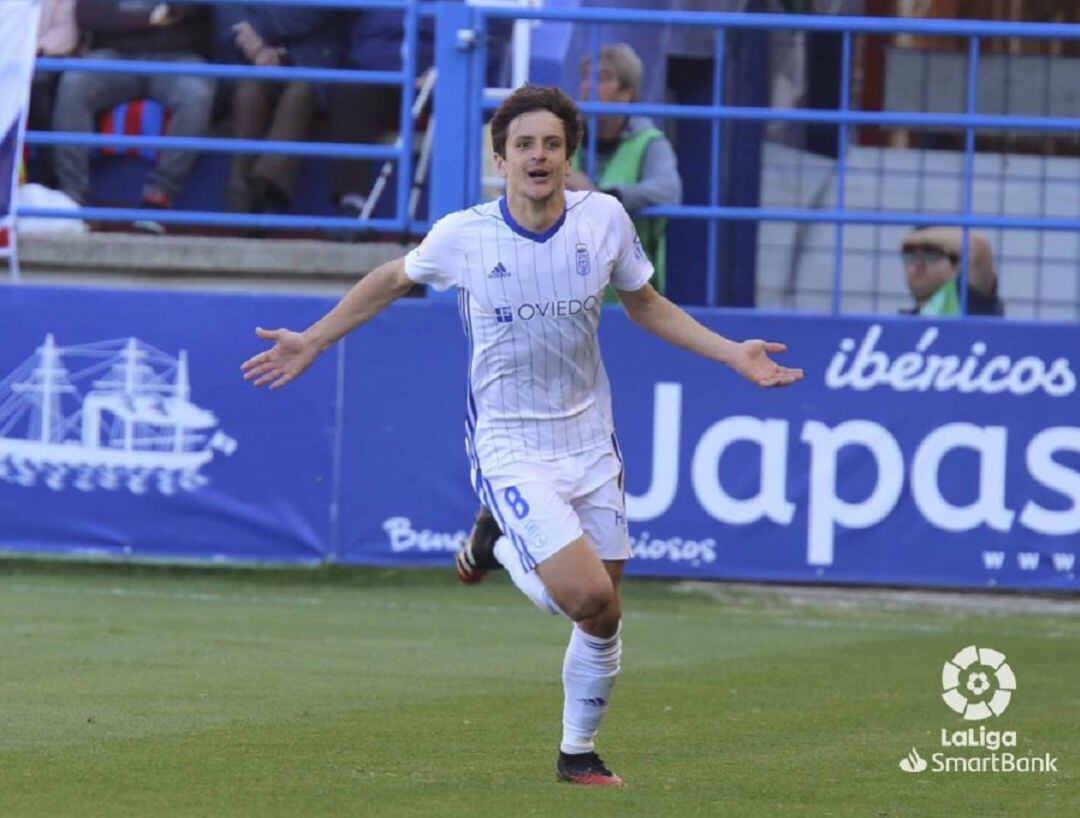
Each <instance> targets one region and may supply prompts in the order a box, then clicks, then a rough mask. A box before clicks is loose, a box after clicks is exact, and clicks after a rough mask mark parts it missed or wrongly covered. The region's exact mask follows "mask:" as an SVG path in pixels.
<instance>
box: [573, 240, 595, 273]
mask: <svg viewBox="0 0 1080 818" xmlns="http://www.w3.org/2000/svg"><path fill="white" fill-rule="evenodd" d="M574 260H575V262H576V263H577V273H578V275H579V276H587V275H588V274H589V273H590V272H592V268H591V267H590V266H589V248H588V247H587V246H586V245H584V244H579V245H577V247H575V248H574Z"/></svg>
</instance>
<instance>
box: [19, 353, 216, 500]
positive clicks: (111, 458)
mask: <svg viewBox="0 0 1080 818" xmlns="http://www.w3.org/2000/svg"><path fill="white" fill-rule="evenodd" d="M73 361H80V362H82V361H85V362H86V364H85V366H84V367H83V368H82V369H80V370H69V369H68V368H67V366H65V362H67V363H68V364H70V363H71V362H73ZM83 390H85V391H83ZM190 396H191V385H190V382H189V380H188V364H187V352H186V351H185V350H180V356H179V357H178V358H173V357H172V356H170V355H167V354H166V353H164V352H162V351H160V350H158V349H155V348H154V347H152V346H150V345H149V344H146V343H144V342H142V341H140V340H138V339H137V338H126V339H120V340H115V341H100V342H97V343H90V344H82V345H78V346H69V347H61V346H57V344H56V341H55V340H54V339H53V336H52V334H49V335H47V336H46V338H45V343H44V344H42V345H41V346H40V347H38V349H37V351H36V352H35V353H34V355H33V356H31V357H30V359H29V360H27V361H25V362H24V363H23V364H22V365H21V366H19V367H18V368H16V369H15V371H14V372H12V373H11V374H10V375H8V376H7V377H6V378H4V379H3V380H2V381H0V480H3V481H4V482H7V483H12V484H15V485H20V486H34V485H37V483H38V481H39V480H40V481H42V482H43V483H44V484H45V485H46V486H48V487H49V488H50V489H53V490H54V491H61V490H63V489H65V488H67V487H68V486H69V485H70V486H74V487H75V488H76V489H79V490H81V491H93V490H95V489H98V488H101V489H109V490H113V489H121V488H123V489H127V490H128V491H131V492H133V493H135V494H143V493H145V492H146V491H147V490H148V489H150V488H156V489H157V490H158V491H160V492H161V493H163V494H174V493H175V492H176V490H177V489H181V490H183V491H194V490H195V489H198V488H200V487H201V486H204V485H206V483H207V482H208V481H207V478H206V477H205V476H203V475H202V474H200V473H199V472H200V469H202V467H203V466H205V465H206V464H207V463H209V462H210V461H211V460H212V459H213V458H214V453H215V452H221V453H222V454H224V455H231V454H232V453H233V452H234V451H235V450H236V441H235V440H233V439H232V438H231V437H229V436H228V435H226V434H225V433H224V432H222V431H221V430H220V429H218V428H217V426H218V420H217V417H216V416H215V415H214V414H213V412H210V411H208V410H206V409H203V408H201V407H199V406H196V405H195V404H193V403H192V402H191V400H190Z"/></svg>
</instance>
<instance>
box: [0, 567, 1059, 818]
mask: <svg viewBox="0 0 1080 818" xmlns="http://www.w3.org/2000/svg"><path fill="white" fill-rule="evenodd" d="M891 600H894V597H893V595H889V594H881V595H878V594H874V593H862V594H857V595H854V596H853V597H850V598H849V597H847V596H845V595H843V594H840V595H838V596H836V597H833V596H829V595H826V596H824V597H821V598H818V597H816V596H815V595H814V594H812V593H810V594H800V593H796V594H792V593H790V592H787V591H784V590H782V589H777V590H762V589H757V588H749V587H741V586H714V587H713V588H706V587H700V588H699V587H687V586H683V585H678V584H675V583H667V582H656V581H641V580H637V581H635V580H628V581H627V582H626V585H625V589H624V607H625V611H626V616H625V620H624V637H625V638H624V652H623V672H622V676H621V678H620V680H619V685H618V687H617V688H616V691H615V695H614V699H613V703H612V706H611V709H610V710H609V713H608V720H607V724H606V725H605V728H604V730H603V732H602V734H601V741H600V743H599V747H598V748H599V750H600V751H601V753H602V755H603V756H604V757H605V759H606V760H607V761H608V762H609V763H610V764H611V766H612V767H613V768H614V769H615V770H616V771H617V772H619V773H620V774H621V775H622V776H623V777H624V778H625V779H626V780H627V782H628V784H629V786H628V787H627V788H626V789H623V790H618V791H613V790H592V789H585V788H575V787H570V786H567V785H563V784H557V783H556V782H555V780H554V761H555V752H556V749H557V741H558V736H559V721H560V714H561V694H562V690H561V683H560V668H561V663H562V654H563V649H564V646H565V643H566V637H567V628H568V625H567V624H566V623H565V622H563V621H560V620H556V619H554V618H552V617H547V616H545V615H543V614H541V613H539V612H538V611H536V610H535V609H534V608H533V607H532V606H531V605H530V604H528V602H527V601H525V599H524V598H523V597H521V596H520V595H519V594H518V593H517V592H516V591H515V590H514V589H513V588H512V587H511V586H510V585H509V583H508V582H507V581H506V579H505V577H502V576H498V577H493V578H492V579H489V581H487V582H484V583H482V584H481V585H479V586H475V587H464V586H461V585H460V584H459V583H457V582H456V580H455V579H454V578H453V575H452V571H451V570H449V569H447V570H445V571H420V570H417V571H375V570H359V569H358V570H336V571H327V570H316V571H310V572H305V571H239V570H222V571H217V572H212V571H185V570H168V571H166V570H161V569H151V568H124V567H94V568H86V567H77V566H66V565H60V566H57V565H42V564H34V563H25V562H16V563H0V814H2V815H4V816H11V817H12V818H23V816H83V815H86V816H95V815H100V816H173V815H178V816H188V815H190V816H214V817H215V818H220V817H221V816H259V818H268V817H269V816H324V815H325V816H384V815H387V816H397V815H400V816H442V815H445V816H500V818H502V817H504V816H534V815H535V816H570V815H582V816H588V818H597V817H598V816H609V815H611V816H615V815H618V816H699V815H700V816H714V815H725V816H784V817H785V818H787V817H788V816H870V818H900V816H978V818H988V816H1010V818H1011V817H1012V816H1032V817H1035V816H1037V817H1038V818H1051V816H1062V818H1075V816H1077V815H1080V792H1078V790H1077V769H1078V768H1080V730H1078V725H1080V704H1078V703H1080V695H1078V691H1080V682H1078V680H1080V650H1078V649H1077V646H1078V644H1080V621H1078V619H1077V616H1076V608H1075V607H1074V606H1075V604H1076V603H1066V604H1062V605H1061V606H1060V609H1051V610H1046V609H1047V608H1054V606H1053V605H1051V604H1049V603H1047V604H1046V605H1044V606H1043V607H1042V608H1041V609H1037V610H1035V611H1034V612H1032V611H1030V610H1024V609H1022V608H1018V607H1017V606H1016V605H1015V604H1013V601H1012V600H1009V599H1001V600H1000V604H999V601H996V600H993V599H991V600H990V601H989V602H984V603H980V606H976V607H975V608H971V609H967V608H965V607H963V606H962V605H958V606H957V607H955V608H949V607H941V606H937V605H931V606H929V607H919V606H917V605H914V606H913V605H910V604H893V601H891ZM972 643H975V644H978V645H980V646H987V647H993V648H996V649H998V650H1001V651H1003V652H1004V653H1005V654H1006V655H1007V657H1008V661H1009V663H1010V665H1011V666H1012V668H1013V670H1014V671H1015V673H1016V676H1017V680H1018V682H1017V691H1016V693H1015V695H1014V696H1013V700H1012V703H1011V705H1010V706H1009V709H1008V710H1007V711H1006V713H1005V714H1004V715H1002V716H1001V717H1000V718H998V719H996V720H994V723H993V724H991V725H989V726H991V727H993V728H995V729H1007V730H1015V731H1016V732H1017V734H1018V745H1019V746H1018V747H1017V748H1016V752H1027V753H1030V754H1032V755H1036V754H1038V755H1041V754H1042V753H1044V752H1050V753H1051V754H1052V755H1053V756H1056V757H1057V758H1058V769H1059V772H1057V773H1056V774H1055V773H1049V774H1037V773H1028V774H1019V773H1012V774H1004V773H997V774H995V773H981V774H979V773H968V774H963V773H936V774H935V773H932V772H930V771H927V772H924V773H922V774H907V773H904V772H902V771H901V770H900V769H899V767H898V762H899V761H900V759H901V758H903V757H904V756H905V755H906V754H907V753H908V752H909V750H910V749H911V748H912V747H915V748H916V749H917V750H918V751H919V752H920V753H921V754H922V755H923V756H924V757H927V758H928V757H929V754H930V753H931V752H933V751H934V750H935V749H936V748H937V744H938V742H939V733H940V731H941V728H943V727H947V728H949V729H950V730H952V729H959V728H962V727H965V726H966V725H965V724H964V722H963V721H962V720H961V719H959V717H957V716H955V715H954V714H952V713H951V711H949V710H948V708H946V706H945V705H944V704H943V702H942V701H941V698H940V693H941V668H942V664H943V663H944V661H945V660H947V659H949V658H950V657H952V656H953V654H954V653H956V651H958V650H959V649H960V648H962V647H964V646H965V645H968V644H972Z"/></svg>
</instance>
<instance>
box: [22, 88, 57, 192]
mask: <svg viewBox="0 0 1080 818" xmlns="http://www.w3.org/2000/svg"><path fill="white" fill-rule="evenodd" d="M59 81H60V75H59V74H57V73H55V72H53V71H48V72H46V71H37V72H35V73H34V79H33V81H32V82H31V84H30V110H29V111H28V112H27V117H26V128H27V130H30V131H48V130H51V129H52V118H53V101H54V100H55V99H56V85H57V83H58V82H59ZM26 176H27V179H28V180H29V181H31V182H37V183H38V184H41V185H46V186H47V187H54V186H55V185H56V174H55V173H54V172H53V153H52V149H51V148H49V147H47V146H46V145H35V146H34V149H33V152H32V155H31V158H30V161H29V162H28V163H27V168H26Z"/></svg>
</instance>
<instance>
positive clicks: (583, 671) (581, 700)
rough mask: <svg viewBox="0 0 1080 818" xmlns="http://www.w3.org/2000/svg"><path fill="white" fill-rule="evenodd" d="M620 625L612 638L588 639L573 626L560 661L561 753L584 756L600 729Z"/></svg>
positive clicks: (614, 673)
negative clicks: (561, 697) (561, 705)
mask: <svg viewBox="0 0 1080 818" xmlns="http://www.w3.org/2000/svg"><path fill="white" fill-rule="evenodd" d="M621 634H622V623H620V624H619V629H618V630H616V631H615V635H614V636H610V637H608V638H606V639H605V638H603V637H600V636H589V634H587V633H585V632H584V631H583V630H581V628H579V627H578V626H577V625H574V631H573V633H572V634H570V644H569V645H568V646H567V648H566V658H565V659H564V660H563V695H564V697H565V698H564V700H563V737H562V745H561V746H560V749H561V750H562V751H563V752H564V753H588V752H590V751H591V750H593V749H594V745H593V739H595V738H596V734H597V732H598V731H599V730H600V723H601V722H602V721H603V720H604V714H605V713H606V712H607V708H608V702H609V701H611V690H612V688H614V687H615V677H616V676H618V675H619V658H620V657H621V656H622V637H621Z"/></svg>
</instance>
